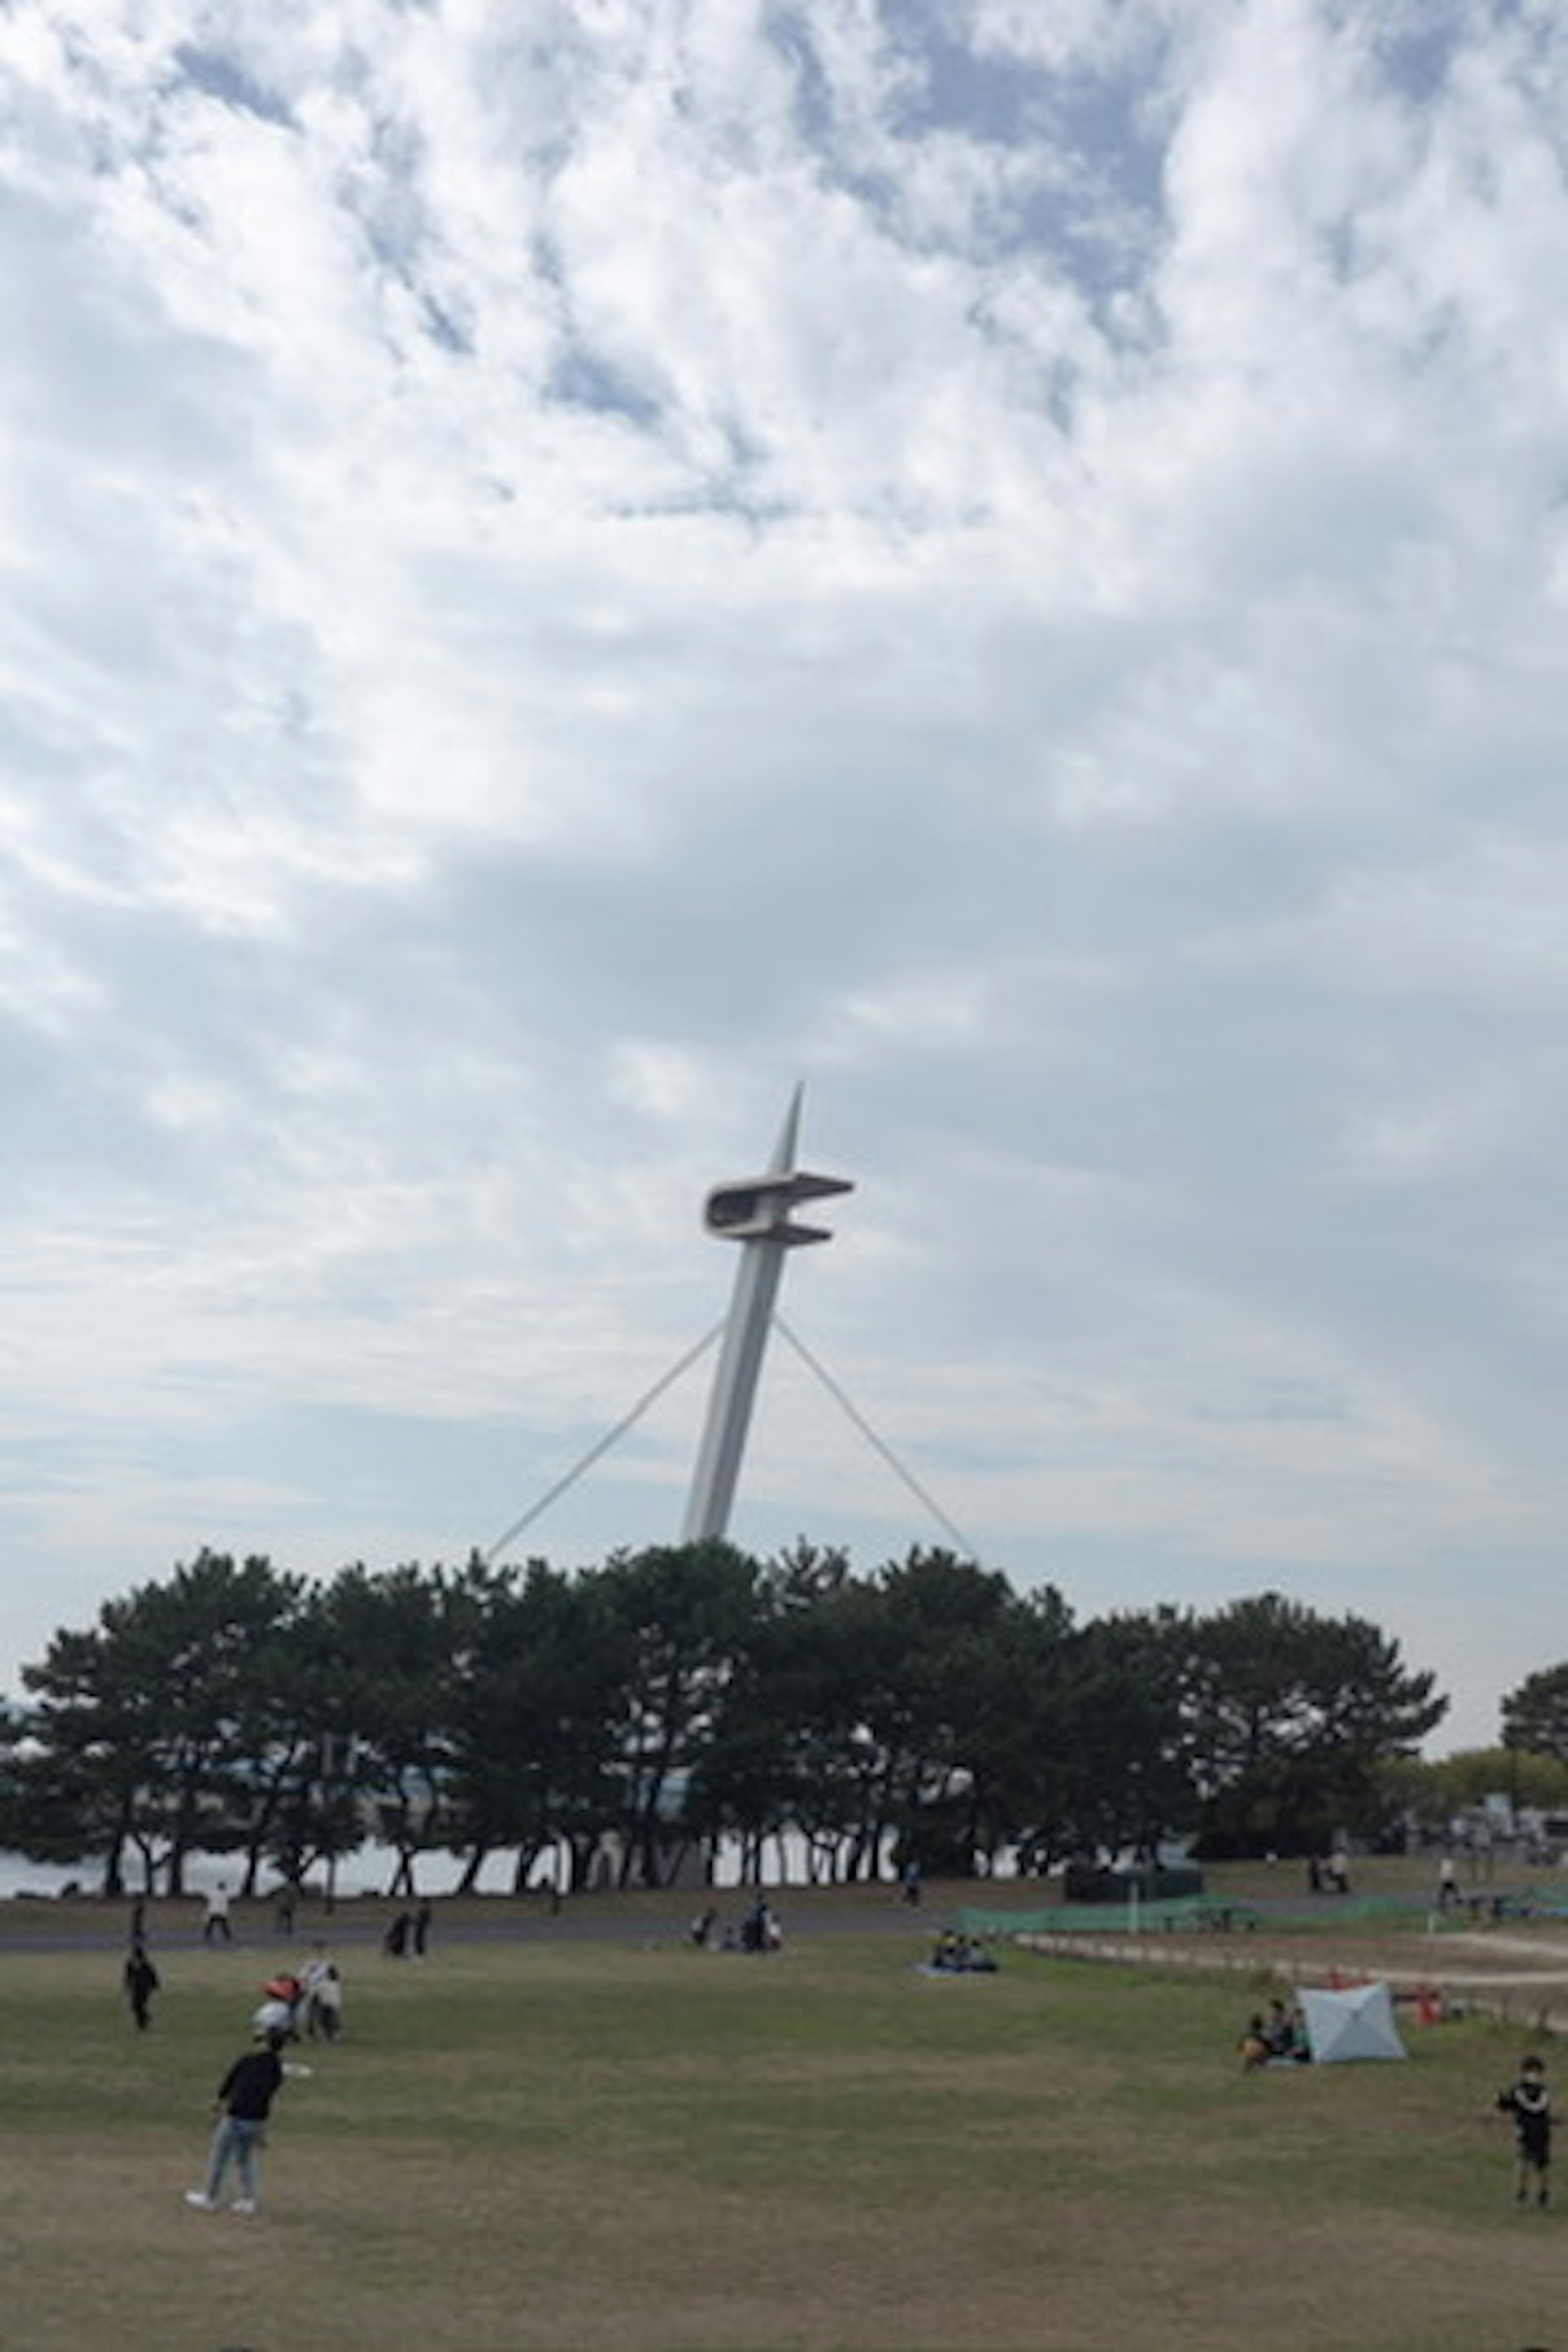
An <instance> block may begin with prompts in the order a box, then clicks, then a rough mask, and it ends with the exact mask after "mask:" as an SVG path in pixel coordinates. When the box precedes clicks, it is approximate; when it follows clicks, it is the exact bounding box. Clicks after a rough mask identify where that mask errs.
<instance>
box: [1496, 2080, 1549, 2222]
mask: <svg viewBox="0 0 1568 2352" xmlns="http://www.w3.org/2000/svg"><path fill="white" fill-rule="evenodd" d="M1497 2103H1498V2105H1499V2107H1500V2109H1501V2111H1502V2113H1503V2114H1504V2115H1505V2116H1512V2117H1513V2131H1514V2152H1515V2154H1516V2156H1517V2157H1518V2158H1519V2182H1518V2188H1517V2190H1516V2194H1517V2196H1518V2198H1519V2201H1520V2203H1521V2205H1523V2204H1525V2203H1527V2202H1528V2200H1529V2198H1530V2194H1531V2189H1534V2192H1535V2201H1536V2203H1537V2204H1538V2205H1544V2204H1545V2203H1546V2201H1547V2198H1548V2195H1549V2193H1550V2190H1549V2186H1548V2184H1549V2180H1550V2176H1551V2171H1552V2095H1551V2093H1550V2092H1549V2091H1548V2090H1547V2087H1546V2068H1545V2065H1544V2063H1543V2062H1542V2060H1541V2059H1539V2058H1536V2057H1533V2056H1531V2057H1529V2058H1526V2059H1525V2060H1524V2062H1523V2063H1522V2064H1521V2067H1520V2070H1519V2080H1518V2082H1517V2083H1514V2084H1511V2085H1510V2088H1509V2089H1508V2090H1506V2091H1500V2092H1499V2093H1498V2097H1497Z"/></svg>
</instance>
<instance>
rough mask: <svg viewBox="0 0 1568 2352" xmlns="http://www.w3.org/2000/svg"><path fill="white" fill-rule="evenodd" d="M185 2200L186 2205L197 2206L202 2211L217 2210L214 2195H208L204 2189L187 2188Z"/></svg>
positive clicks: (212, 2211) (213, 2211)
mask: <svg viewBox="0 0 1568 2352" xmlns="http://www.w3.org/2000/svg"><path fill="white" fill-rule="evenodd" d="M185 2202H186V2204H187V2205H195V2206H198V2207H199V2208H200V2210H202V2211H203V2212H204V2213H216V2211H217V2200H216V2198H215V2197H209V2196H208V2195H207V2193H206V2191H205V2189H186V2191H185Z"/></svg>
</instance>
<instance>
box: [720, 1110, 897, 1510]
mask: <svg viewBox="0 0 1568 2352" xmlns="http://www.w3.org/2000/svg"><path fill="white" fill-rule="evenodd" d="M804 1092H805V1089H804V1087H803V1086H801V1085H797V1086H796V1087H795V1092H794V1093H793V1094H792V1095H791V1097H790V1100H789V1108H788V1109H787V1110H786V1111H785V1113H784V1125H783V1127H782V1128H781V1129H779V1137H778V1141H777V1142H776V1143H775V1144H774V1146H773V1158H772V1159H771V1160H770V1161H769V1162H768V1166H767V1170H766V1172H765V1173H764V1174H763V1175H761V1176H749V1177H743V1178H742V1179H741V1180H740V1181H738V1182H735V1183H732V1184H720V1185H717V1186H715V1188H714V1190H713V1191H712V1192H710V1193H709V1195H708V1199H707V1202H706V1205H705V1207H704V1209H703V1216H702V1221H703V1223H704V1224H705V1225H706V1226H707V1229H708V1231H709V1232H710V1234H718V1235H719V1236H720V1237H721V1239H722V1240H725V1241H733V1242H739V1243H740V1244H741V1263H740V1265H738V1266H737V1267H736V1269H735V1286H734V1288H733V1290H732V1291H731V1297H730V1313H729V1317H728V1319H727V1321H726V1323H725V1326H724V1341H723V1345H722V1347H721V1349H720V1351H719V1362H718V1366H717V1368H716V1370H715V1371H714V1374H713V1387H712V1391H711V1392H710V1396H709V1400H708V1418H707V1421H706V1423H705V1424H704V1426H703V1432H702V1442H701V1444H700V1447H699V1449H698V1454H697V1466H696V1469H695V1471H694V1473H693V1475H692V1480H691V1493H690V1496H689V1501H688V1503H687V1507H686V1524H685V1527H684V1528H683V1529H682V1531H681V1541H682V1542H683V1543H700V1542H702V1541H703V1540H704V1539H705V1538H708V1537H710V1536H722V1535H723V1534H725V1533H726V1531H727V1530H728V1528H729V1525H730V1511H731V1506H732V1504H733V1502H734V1499H735V1486H736V1481H737V1480H738V1478H739V1476H740V1474H741V1457H742V1454H743V1453H744V1451H745V1444H746V1433H747V1431H748V1429H749V1428H750V1426H751V1419H752V1404H753V1403H754V1402H755V1399H756V1392H757V1377H758V1374H759V1373H760V1372H761V1370H762V1366H763V1349H764V1347H765V1346H766V1343H767V1336H768V1325H769V1322H770V1321H771V1319H772V1317H773V1300H774V1298H775V1297H777V1295H778V1286H779V1278H780V1276H781V1275H782V1274H783V1272H784V1253H785V1251H786V1250H791V1249H798V1248H800V1247H801V1246H802V1245H803V1244H807V1243H811V1242H825V1241H828V1240H830V1239H831V1235H830V1234H828V1233H827V1232H826V1230H825V1229H824V1228H823V1227H822V1226H820V1225H796V1224H792V1223H790V1211H791V1210H792V1209H793V1208H794V1207H795V1205H796V1203H797V1202H801V1201H821V1200H826V1199H827V1198H828V1197H829V1196H830V1195H831V1194H833V1193H835V1192H853V1191H854V1189H855V1187H854V1185H853V1184H852V1183H851V1182H850V1181H849V1180H848V1179H847V1177H843V1176H814V1175H811V1174H809V1173H808V1172H807V1171H805V1169H802V1168H797V1167H796V1166H795V1152H796V1150H797V1148H798V1142H799V1135H800V1108H801V1100H802V1097H803V1094H804Z"/></svg>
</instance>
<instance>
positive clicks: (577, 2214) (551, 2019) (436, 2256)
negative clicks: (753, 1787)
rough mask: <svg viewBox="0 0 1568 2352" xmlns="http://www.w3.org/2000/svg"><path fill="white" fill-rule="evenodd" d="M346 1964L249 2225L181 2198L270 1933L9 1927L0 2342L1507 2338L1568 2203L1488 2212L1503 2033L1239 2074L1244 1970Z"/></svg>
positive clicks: (860, 1938)
mask: <svg viewBox="0 0 1568 2352" xmlns="http://www.w3.org/2000/svg"><path fill="white" fill-rule="evenodd" d="M790 1908H791V1914H792V1918H794V1919H795V1921H796V1924H797V1925H798V1926H799V1927H800V1929H801V1932H800V1933H799V1934H798V1936H797V1937H795V1939H794V1940H793V1941H792V1945H791V1948H790V1949H789V1950H788V1952H786V1953H785V1954H784V1956H783V1957H782V1958H780V1959H778V1960H766V1961H752V1960H742V1959H728V1958H700V1957H699V1956H697V1955H695V1954H693V1953H691V1952H689V1951H688V1950H685V1949H683V1948H680V1947H679V1944H677V1943H674V1942H653V1941H648V1942H641V1943H638V1942H634V1941H616V1940H606V1941H602V1942H594V1943H585V1944H582V1945H576V1946H565V1945H555V1944H544V1943H540V1942H533V1941H529V1940H523V1941H521V1942H516V1943H512V1942H499V1943H497V1942H483V1943H481V1942H473V1943H460V1942H457V1941H454V1940H452V1939H451V1938H450V1937H445V1938H444V1939H443V1940H442V1941H441V1942H440V1943H439V1944H438V1948H437V1953H436V1956H435V1958H433V1960H432V1962H431V1963H430V1965H429V1966H428V1967H427V1968H426V1969H415V1968H403V1969H398V1968H395V1967H391V1966H389V1965H387V1964H385V1963H383V1962H380V1961H379V1960H376V1959H374V1958H372V1957H371V1956H370V1954H369V1953H368V1951H367V1952H363V1953H361V1952H357V1951H353V1952H351V1953H350V1954H349V1968H348V1976H349V2011H348V2014H349V2021H350V2032H349V2037H348V2039H347V2040H346V2041H345V2042H344V2043H343V2045H342V2047H341V2048H340V2049H338V2050H336V2051H334V2052H330V2053H323V2054H320V2055H318V2054H316V2053H307V2054H308V2055H310V2056H312V2058H313V2060H314V2063H315V2065H316V2072H315V2073H314V2074H313V2075H312V2076H311V2077H310V2079H309V2080H308V2081H300V2082H297V2083H292V2084H289V2087H288V2089H287V2091H286V2093H285V2095H284V2097H283V2100H282V2101H281V2103H280V2106H279V2115H278V2119H277V2125H276V2129H275V2133H274V2145H273V2146H272V2147H271V2148H270V2150H269V2151H268V2157H267V2158H266V2167H267V2169H266V2174H265V2180H264V2189H265V2196H266V2210H265V2212H264V2213H263V2214H262V2216H261V2217H259V2219H258V2221H255V2222H247V2221H243V2220H241V2219H239V2218H237V2217H234V2216H232V2215H228V2214H223V2215H216V2216H206V2215H203V2214H200V2213H195V2212H192V2211H191V2210H188V2209H187V2208H186V2207H185V2206H184V2202H183V2199H182V2191H183V2190H184V2189H185V2188H187V2187H190V2186H192V2185H194V2184H195V2182H196V2181H197V2179H199V2173H200V2164H201V2157H202V2150H203V2145H204V2139H205V2116H206V2101H207V2098H208V2095H209V2094H210V2090H211V2087H212V2083H213V2079H214V2077H215V2076H216V2073H217V2072H218V2071H219V2070H220V2068H221V2066H222V2064H223V2063H224V2062H225V2061H226V2058H227V2057H228V2056H229V2055H230V2054H232V2052H233V2050H234V2048H236V2047H237V2046H238V2044H239V2042H242V2041H243V2039H244V2032H245V2025H246V2021H247V2015H248V2011H249V2009H250V2007H251V2005H252V2004H253V2002H254V2000H255V1999H256V1997H257V1996H256V1985H257V1982H258V1978H259V1976H260V1975H261V1974H262V1973H263V1971H264V1968H265V1965H266V1963H267V1961H268V1959H269V1958H270V1957H271V1954H270V1951H269V1950H265V1951H262V1952H260V1953H258V1951H256V1950H251V1951H248V1952H247V1951H244V1950H241V1951H238V1952H235V1953H232V1954H231V1953H227V1952H216V1953H211V1954H208V1953H205V1952H202V1951H199V1950H195V1949H191V1950H185V1951H170V1952H168V1953H166V1954H163V1955H162V1956H161V1958H162V1965H163V1972H164V1978H165V1988H166V1989H165V1991H164V1994H163V1999H162V2003H161V2007H160V2011H159V2014H158V2019H157V2023H156V2026H155V2029H154V2031H153V2033H152V2034H150V2035H148V2036H146V2037H144V2038H140V2039H139V2038H138V2037H136V2036H135V2035H133V2034H132V2031H131V2029H130V2026H129V2023H128V2021H127V2020H126V2019H125V2017H124V2014H123V2011H122V2010H121V2007H120V2005H119V2002H118V1999H117V1990H116V1975H117V1970H118V1965H119V1953H118V1948H117V1943H116V1940H115V1938H114V1937H112V1936H111V1935H106V1936H105V1937H104V1939H103V1943H102V1947H101V1948H100V1949H99V1950H97V1951H84V1952H80V1953H64V1954H43V1953H37V1954H33V1955H29V1954H27V1953H26V1952H25V1951H22V1950H20V1949H16V1948H13V1949H12V1950H10V1951H9V1952H4V1951H0V2032H3V2034H4V2042H3V2043H0V2048H3V2050H4V2053H5V2054H4V2057H3V2058H0V2099H3V2102H4V2105H3V2108H0V2132H3V2134H4V2145H3V2150H0V2233H3V2238H4V2242H5V2247H6V2250H7V2262H6V2275H5V2294H4V2303H3V2305H0V2347H4V2352H89V2347H99V2346H104V2347H109V2346H113V2347H117V2352H226V2347H247V2352H285V2347H289V2352H300V2347H307V2348H308V2352H532V2347H552V2352H570V2347H578V2352H599V2347H612V2346H613V2347H616V2352H679V2348H680V2347H688V2348H689V2352H707V2347H723V2348H724V2352H769V2347H772V2352H786V2347H787V2352H796V2347H798V2352H836V2347H837V2352H869V2347H887V2352H921V2347H924V2352H971V2347H973V2352H999V2348H1000V2347H1020V2348H1021V2347H1026V2346H1027V2347H1047V2352H1090V2347H1101V2346H1116V2347H1120V2352H1155V2347H1159V2352H1241V2347H1247V2352H1255V2347H1258V2346H1275V2345H1289V2346H1290V2347H1292V2352H1352V2347H1355V2352H1461V2347H1462V2352H1478V2347H1493V2346H1495V2347H1498V2352H1517V2347H1519V2346H1521V2345H1524V2344H1528V2343H1542V2344H1551V2343H1552V2342H1553V2341H1554V2340H1557V2341H1562V2342H1564V2343H1568V2334H1564V2335H1563V2336H1559V2337H1557V2338H1555V2339H1554V2337H1553V2335H1552V2320H1551V2315H1552V2313H1553V2312H1554V2311H1555V2310H1556V2309H1557V2308H1558V2307H1559V2305H1560V2303H1561V2278H1562V2271H1563V2242H1562V2237H1561V2232H1562V2231H1563V2229H1564V2228H1568V2214H1565V2215H1559V2214H1557V2213H1551V2214H1547V2215H1545V2216H1538V2215H1536V2214H1534V2213H1530V2214H1525V2215H1521V2214H1519V2213H1517V2212H1516V2211H1515V2210H1514V2209H1513V2207H1512V2206H1511V2204H1510V2201H1509V2197H1508V2190H1509V2185H1510V2166H1509V2158H1508V2140H1507V2137H1506V2134H1505V2133H1504V2132H1502V2130H1501V2129H1500V2126H1498V2125H1496V2124H1495V2123H1494V2122H1491V2121H1489V2119H1488V2118H1487V2116H1486V2114H1485V2108H1486V2105H1487V2102H1488V2100H1489V2095H1490V2093H1491V2091H1492V2090H1493V2088H1494V2087H1495V2085H1496V2083H1497V2082H1498V2081H1499V2080H1500V2079H1501V2077H1502V2076H1503V2074H1506V2073H1507V2072H1508V2071H1509V2069H1510V2066H1511V2063H1512V2062H1513V2060H1514V2058H1515V2056H1516V2055H1517V2047H1516V2040H1515V2037H1514V2036H1513V2035H1512V2034H1505V2033H1503V2032H1500V2030H1499V2029H1497V2028H1495V2027H1492V2026H1490V2025H1488V2024H1486V2023H1483V2022H1480V2021H1474V2022H1470V2023H1467V2024H1465V2025H1462V2026H1458V2027H1449V2028H1444V2029H1442V2030H1441V2031H1439V2032H1430V2033H1428V2034H1426V2035H1425V2036H1423V2037H1421V2038H1420V2040H1419V2041H1418V2042H1417V2044H1416V2056H1415V2063H1412V2064H1411V2065H1409V2066H1407V2067H1393V2066H1384V2067H1372V2066H1367V2067H1355V2068H1349V2067H1347V2068H1336V2069H1331V2070H1323V2071H1322V2072H1321V2073H1314V2072H1312V2071H1311V2070H1301V2071H1300V2072H1298V2073H1287V2074H1268V2075H1264V2076H1260V2077H1253V2078H1249V2079H1243V2078H1242V2077H1241V2075H1240V2074H1238V2073H1237V2070H1236V2067H1235V2063H1234V2060H1233V2057H1232V2054H1231V2052H1232V2044H1233V2042H1234V2039H1235V2034H1236V2031H1237V2024H1238V2011H1239V2010H1241V2009H1244V2008H1245V2007H1247V2006H1250V2005H1251V2001H1252V1999H1253V1997H1254V1992H1255V1990H1257V1988H1255V1986H1254V1985H1253V1983H1252V1982H1251V1980H1250V1979H1248V1978H1247V1976H1245V1975H1244V1976H1242V1977H1240V1978H1238V1979H1219V1978H1216V1977H1215V1976H1212V1975H1202V1976H1196V1977H1184V1976H1183V1975H1181V1974H1179V1973H1177V1972H1175V1971H1173V1970H1164V1969H1154V1970H1148V1969H1145V1970H1136V1971H1134V1970H1123V1969H1107V1968H1103V1967H1096V1966H1094V1965H1092V1964H1089V1963H1078V1962H1062V1961H1057V1960H1044V1959H1028V1958H1015V1959H1009V1960H1008V1962H1007V1963H1006V1965H1005V1968H1004V1970H1003V1973H1002V1974H1001V1975H1000V1976H999V1977H998V1978H997V1979H994V1980H989V1981H987V1980H973V1981H962V1980H961V1981H957V1982H952V1983H945V1982H940V1981H937V1982H933V1981H931V1980H930V1979H923V1978H921V1977H920V1976H918V1975H916V1974H914V1973H913V1972H912V1970H911V1968H910V1962H911V1961H912V1959H913V1958H915V1957H917V1955H918V1949H919V1946H920V1936H919V1933H918V1930H917V1929H916V1928H915V1927H914V1925H913V1923H910V1930H909V1932H908V1933H907V1934H899V1933H895V1935H894V1936H893V1937H892V1938H891V1939H889V1936H888V1935H887V1934H886V1933H885V1932H884V1933H881V1934H866V1935H855V1934H851V1933H844V1932H839V1933H837V1934H835V1935H833V1936H831V1937H829V1936H826V1935H823V1936H820V1937H814V1936H813V1935H812V1934H811V1932H810V1924H809V1914H810V1906H807V1905H805V1904H804V1903H792V1905H791V1906H790Z"/></svg>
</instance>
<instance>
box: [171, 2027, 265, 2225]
mask: <svg viewBox="0 0 1568 2352" xmlns="http://www.w3.org/2000/svg"><path fill="white" fill-rule="evenodd" d="M283 2039H284V2037H283V2035H282V2033H281V2032H279V2029H278V2028H277V2027H276V2026H274V2027H273V2028H272V2030H271V2031H270V2032H268V2035H267V2037H266V2039H265V2041H264V2042H263V2043H262V2045H261V2047H260V2048H259V2049H258V2050H247V2052H246V2053H245V2055H244V2057H243V2058H237V2059H236V2060H235V2062H234V2063H233V2065H232V2066H231V2067H230V2068H229V2070H228V2072H227V2074H226V2075H225V2076H224V2078H223V2081H222V2082H221V2083H220V2084H218V2087H217V2097H216V2100H215V2101H214V2103H213V2104H214V2106H215V2109H216V2114H217V2127H216V2130H215V2131H214V2133H213V2138H212V2147H211V2150H210V2152H209V2154H208V2157H207V2181H206V2187H205V2189H186V2191H185V2202H186V2204H187V2205H198V2206H200V2208H201V2210H202V2211H203V2212H204V2213H216V2211H217V2210H218V2208H219V2207H220V2205H221V2204H222V2202H223V2184H224V2180H225V2178H226V2175H227V2172H228V2168H229V2166H230V2165H231V2164H232V2165H233V2166H234V2168H235V2171H236V2174H237V2179H238V2184H239V2195H238V2196H237V2198H236V2199H235V2200H234V2210H235V2211H236V2212H237V2213H254V2212H255V2210H256V2203H257V2199H256V2156H257V2150H258V2148H259V2147H260V2146H261V2142H262V2136H263V2134H264V2133H265V2131H266V2128H267V2118H268V2116H269V2115H270V2114H271V2112H272V2102H273V2100H274V2099H275V2098H276V2096H277V2095H278V2092H279V2088H280V2087H281V2084H282V2081H283V2058H282V2050H283Z"/></svg>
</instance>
